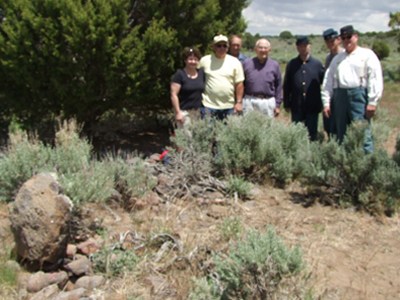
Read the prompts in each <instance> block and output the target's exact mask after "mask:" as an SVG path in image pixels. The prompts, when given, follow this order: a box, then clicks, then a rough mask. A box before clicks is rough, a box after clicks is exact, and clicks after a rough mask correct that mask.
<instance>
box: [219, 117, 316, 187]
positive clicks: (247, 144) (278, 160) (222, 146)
mask: <svg viewBox="0 0 400 300" xmlns="http://www.w3.org/2000/svg"><path fill="white" fill-rule="evenodd" d="M309 144H310V143H309V139H308V134H307V131H306V129H305V127H304V126H303V125H302V124H297V125H295V124H290V125H287V124H283V123H282V122H277V121H275V120H273V119H268V118H266V117H265V116H264V115H262V114H261V113H259V112H252V113H248V114H246V115H245V116H243V117H242V118H237V117H231V118H228V120H227V124H226V125H225V126H220V127H219V130H218V132H217V147H218V155H217V159H216V164H217V165H218V166H219V167H220V168H222V170H223V172H224V173H227V174H234V175H241V176H244V177H245V178H249V179H253V180H254V179H256V178H259V179H263V178H273V179H275V180H276V181H277V182H278V183H282V184H285V183H287V182H289V181H291V180H293V179H295V178H296V177H297V176H299V175H300V174H301V173H302V169H303V164H304V163H305V162H306V160H307V159H308V156H309V155H310V152H309Z"/></svg>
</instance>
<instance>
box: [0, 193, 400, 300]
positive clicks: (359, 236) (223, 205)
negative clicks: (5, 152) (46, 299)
mask: <svg viewBox="0 0 400 300" xmlns="http://www.w3.org/2000/svg"><path fill="white" fill-rule="evenodd" d="M299 192H300V193H301V187H299V186H292V187H289V188H288V189H286V190H285V191H284V190H281V189H276V188H271V187H264V188H262V189H260V190H258V193H257V196H256V198H255V199H253V200H251V201H247V202H241V201H238V202H235V201H233V200H232V201H228V202H220V201H217V200H216V201H214V202H211V203H206V204H204V203H201V202H199V201H180V202H179V203H165V204H163V203H159V204H156V205H153V206H150V207H147V208H145V209H144V210H141V211H136V212H135V211H134V212H131V213H128V212H126V211H123V210H122V209H119V208H116V207H113V213H110V210H109V209H105V208H104V207H103V206H90V207H89V210H90V211H91V212H92V214H91V215H92V216H93V218H100V219H102V220H103V225H104V226H105V228H107V232H108V233H109V236H110V237H112V236H117V235H118V234H120V233H124V232H126V231H129V230H130V231H132V230H134V231H135V232H139V233H142V234H151V233H162V232H169V233H170V234H171V235H173V236H175V237H178V238H179V240H180V242H181V245H182V247H183V250H182V251H183V252H184V253H189V252H193V251H194V249H199V248H208V249H211V250H212V251H220V250H223V248H224V247H225V246H223V243H222V242H221V237H220V234H219V233H218V232H219V230H218V228H219V227H218V226H219V224H221V222H222V221H223V220H224V219H225V218H227V217H229V216H233V215H235V216H237V217H238V218H239V219H240V220H241V223H242V224H245V226H246V227H253V228H257V229H263V228H265V227H266V226H267V225H273V226H274V228H275V229H276V231H277V233H278V234H279V235H280V236H281V237H282V238H283V239H284V241H285V242H286V243H287V244H288V245H299V246H300V247H301V249H302V250H303V255H304V259H305V261H306V273H307V274H309V276H310V278H309V280H308V284H309V286H310V287H311V288H312V290H313V294H314V296H317V297H318V299H360V300H361V299H363V300H367V299H371V300H378V299H382V300H383V299H385V300H389V299H400V255H399V249H400V218H399V216H398V215H396V216H395V217H392V218H387V217H384V218H380V219H377V218H374V217H371V216H369V215H367V214H365V213H359V212H355V211H353V210H343V209H338V208H334V207H328V206H322V205H320V204H318V203H316V204H313V205H312V206H310V207H307V208H306V207H304V206H303V205H301V204H299V203H296V202H297V201H296V199H297V198H298V196H299ZM7 218H8V213H7V207H6V206H5V205H1V206H0V228H1V230H0V235H1V238H2V240H3V241H7V240H9V239H10V235H9V234H8V233H7V230H6V228H7V226H8V224H9V223H8V219H7ZM3 245H4V244H3ZM160 266H161V265H160V264H153V263H149V265H148V266H147V267H146V271H145V272H144V273H145V274H143V276H139V277H141V278H142V279H143V280H140V281H139V282H138V281H135V282H134V283H133V282H131V283H129V280H127V279H120V280H116V281H109V282H108V283H109V285H110V286H109V290H108V294H107V295H108V297H112V298H108V297H106V298H105V299H129V297H128V296H130V295H132V294H135V295H137V296H139V295H140V296H142V297H143V298H144V299H185V295H187V288H188V283H187V281H188V278H190V277H191V276H193V275H194V274H195V272H194V271H193V270H192V269H190V268H187V267H180V268H177V269H179V270H180V271H176V270H175V271H173V270H172V271H171V270H165V265H163V267H160ZM157 280H158V281H162V282H163V283H162V285H164V286H165V285H166V284H167V283H168V284H167V285H168V287H169V289H171V290H172V291H173V292H172V293H170V294H169V296H166V294H165V291H164V292H162V291H161V289H159V288H157V287H158V286H159V285H161V283H160V284H157V283H154V281H157Z"/></svg>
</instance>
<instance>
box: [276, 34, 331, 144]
mask: <svg viewBox="0 0 400 300" xmlns="http://www.w3.org/2000/svg"><path fill="white" fill-rule="evenodd" d="M296 48H297V52H298V53H299V55H298V56H297V57H295V58H293V59H292V60H291V61H289V63H288V64H287V66H286V71H285V77H284V81H283V103H284V107H285V109H286V110H287V111H289V110H290V111H291V115H292V122H295V123H298V122H302V123H303V124H304V125H305V126H306V127H307V130H308V134H309V136H310V140H312V141H315V140H317V136H318V117H319V113H320V112H321V110H322V101H321V84H322V80H323V78H324V67H323V65H322V63H321V62H320V61H319V60H317V59H315V58H313V57H311V45H310V42H309V40H308V37H307V36H299V37H298V38H297V40H296Z"/></svg>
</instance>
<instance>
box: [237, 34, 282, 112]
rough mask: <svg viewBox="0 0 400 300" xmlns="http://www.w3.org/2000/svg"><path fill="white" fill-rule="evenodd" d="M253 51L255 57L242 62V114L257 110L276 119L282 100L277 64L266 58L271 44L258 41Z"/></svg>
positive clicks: (279, 71) (280, 79) (280, 80)
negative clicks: (243, 80) (243, 79)
mask: <svg viewBox="0 0 400 300" xmlns="http://www.w3.org/2000/svg"><path fill="white" fill-rule="evenodd" d="M254 50H255V52H256V55H257V56H256V57H253V58H248V59H246V60H245V61H244V62H243V70H244V75H245V82H244V86H245V88H244V94H245V95H244V98H243V112H244V113H247V112H249V111H253V110H258V111H261V112H262V113H264V114H265V115H267V116H269V117H271V118H272V117H274V116H275V117H276V116H278V115H279V112H280V105H281V103H282V99H283V96H282V75H281V70H280V67H279V64H278V62H276V61H275V60H273V59H271V58H269V57H268V54H269V52H270V51H271V44H270V42H269V41H268V40H267V39H259V40H258V41H257V42H256V44H255V47H254Z"/></svg>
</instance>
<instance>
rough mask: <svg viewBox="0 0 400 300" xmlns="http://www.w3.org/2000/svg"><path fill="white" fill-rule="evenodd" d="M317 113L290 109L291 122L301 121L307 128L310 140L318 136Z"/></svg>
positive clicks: (314, 139)
mask: <svg viewBox="0 0 400 300" xmlns="http://www.w3.org/2000/svg"><path fill="white" fill-rule="evenodd" d="M318 115H319V113H306V112H302V111H292V122H293V123H303V124H304V126H306V128H307V130H308V135H309V137H310V140H311V141H316V140H317V137H318Z"/></svg>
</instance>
